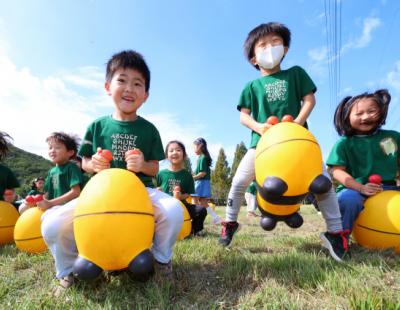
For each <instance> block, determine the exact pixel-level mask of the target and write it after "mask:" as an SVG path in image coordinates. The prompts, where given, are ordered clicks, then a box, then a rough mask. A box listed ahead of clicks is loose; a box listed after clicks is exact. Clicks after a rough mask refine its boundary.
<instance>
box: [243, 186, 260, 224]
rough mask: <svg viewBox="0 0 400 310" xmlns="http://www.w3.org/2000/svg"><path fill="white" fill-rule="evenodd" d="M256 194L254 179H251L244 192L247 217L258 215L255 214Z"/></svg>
mask: <svg viewBox="0 0 400 310" xmlns="http://www.w3.org/2000/svg"><path fill="white" fill-rule="evenodd" d="M256 194H257V186H256V181H253V182H251V183H250V185H249V186H248V187H247V189H246V192H245V193H244V199H245V200H246V205H247V217H248V218H251V217H257V216H258V215H257V214H256V210H257V200H256Z"/></svg>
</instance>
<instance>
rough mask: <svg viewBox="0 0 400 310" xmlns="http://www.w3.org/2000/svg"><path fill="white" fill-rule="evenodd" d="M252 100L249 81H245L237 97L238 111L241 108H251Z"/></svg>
mask: <svg viewBox="0 0 400 310" xmlns="http://www.w3.org/2000/svg"><path fill="white" fill-rule="evenodd" d="M252 102H253V95H252V91H251V82H249V83H247V84H246V86H245V87H244V89H243V90H242V93H241V94H240V97H239V103H238V105H237V109H238V111H240V110H241V109H242V108H245V109H249V110H251V103H252Z"/></svg>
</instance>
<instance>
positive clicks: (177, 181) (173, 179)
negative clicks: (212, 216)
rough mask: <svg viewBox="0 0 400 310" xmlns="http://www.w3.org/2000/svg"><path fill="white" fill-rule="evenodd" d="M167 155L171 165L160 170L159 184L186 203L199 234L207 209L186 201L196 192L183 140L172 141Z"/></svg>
mask: <svg viewBox="0 0 400 310" xmlns="http://www.w3.org/2000/svg"><path fill="white" fill-rule="evenodd" d="M165 156H166V158H167V159H168V160H169V162H170V163H171V165H170V167H169V169H164V170H161V171H160V172H158V174H157V176H156V182H157V186H158V187H160V189H161V190H162V191H163V192H164V193H167V194H169V195H171V196H174V197H175V198H176V199H178V200H180V201H181V202H182V203H183V204H184V205H185V207H186V209H187V210H188V212H189V214H190V217H191V218H192V233H193V235H199V233H200V232H201V231H202V230H203V228H204V226H203V223H204V220H205V218H206V216H207V211H206V209H205V208H204V207H201V206H196V205H193V204H190V203H188V202H187V201H186V198H188V197H189V196H190V194H193V193H194V181H193V177H192V175H191V174H190V172H189V171H188V170H186V169H185V168H184V160H185V159H186V158H187V154H186V149H185V146H184V145H183V143H182V142H179V141H176V140H174V141H170V142H168V144H167V147H166V148H165Z"/></svg>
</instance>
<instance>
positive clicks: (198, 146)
mask: <svg viewBox="0 0 400 310" xmlns="http://www.w3.org/2000/svg"><path fill="white" fill-rule="evenodd" d="M193 148H194V153H195V154H196V155H198V156H199V157H198V159H197V163H196V169H195V170H194V173H193V179H194V194H193V195H192V198H193V202H194V204H195V205H199V206H202V207H204V208H206V210H207V213H208V214H210V216H211V217H212V222H211V223H212V224H214V225H219V224H221V218H220V217H219V216H218V215H217V213H215V211H214V210H213V209H212V208H211V207H210V206H209V205H208V202H209V200H210V198H211V168H210V167H211V164H212V158H211V155H210V153H209V151H208V148H207V141H206V140H204V139H203V138H197V139H196V140H194V142H193Z"/></svg>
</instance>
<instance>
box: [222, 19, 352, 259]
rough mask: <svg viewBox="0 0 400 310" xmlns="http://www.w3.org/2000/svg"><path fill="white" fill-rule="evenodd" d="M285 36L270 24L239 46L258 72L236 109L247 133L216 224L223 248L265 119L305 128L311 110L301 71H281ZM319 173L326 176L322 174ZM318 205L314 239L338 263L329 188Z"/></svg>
mask: <svg viewBox="0 0 400 310" xmlns="http://www.w3.org/2000/svg"><path fill="white" fill-rule="evenodd" d="M290 37H291V35H290V30H289V29H288V28H287V27H286V26H285V25H283V24H281V23H275V22H271V23H267V24H261V25H259V26H258V27H256V28H254V29H253V30H252V31H250V33H249V34H248V36H247V39H246V41H245V44H244V51H245V55H246V57H247V60H248V61H249V62H250V63H251V64H252V65H253V66H254V67H255V68H256V69H257V70H259V71H260V73H261V77H260V78H258V79H256V80H254V81H251V82H249V83H247V85H246V86H245V88H244V89H243V91H242V93H241V96H240V99H239V103H238V105H237V109H238V110H239V111H240V122H241V123H242V124H243V125H244V126H246V127H248V128H249V129H251V144H250V148H249V150H248V151H247V153H246V154H245V156H244V157H243V158H242V160H241V162H240V164H239V166H238V168H237V170H236V174H235V176H234V178H233V180H232V185H231V189H230V191H229V194H228V204H227V208H226V220H225V221H224V222H223V223H222V226H223V227H222V231H221V237H220V240H219V242H220V244H221V245H222V246H229V245H230V243H231V241H232V238H233V236H234V234H235V232H236V231H237V230H238V229H239V223H238V222H237V217H238V213H239V210H240V205H241V202H242V199H243V195H244V192H245V191H246V188H247V187H248V186H249V185H250V183H251V182H252V181H253V180H254V179H255V167H254V163H255V149H256V146H257V143H258V141H259V140H260V137H261V135H262V134H263V133H264V132H265V131H266V130H268V129H269V128H270V127H271V126H272V125H271V124H268V122H267V119H268V117H269V116H276V117H278V118H279V119H282V117H283V116H284V115H286V114H288V115H291V116H292V117H293V118H294V122H295V123H297V124H299V125H302V126H304V127H307V123H306V120H307V118H308V116H309V115H310V113H311V111H312V109H313V108H314V105H315V96H314V93H315V92H316V90H317V89H316V86H315V84H314V82H313V81H312V80H311V78H310V77H309V76H308V74H307V73H306V72H305V71H304V69H302V68H301V67H299V66H294V67H291V68H289V69H287V70H281V62H282V60H283V58H284V56H285V55H286V53H287V52H288V50H289V45H290V39H291V38H290ZM324 168H325V167H324ZM324 174H325V175H326V176H327V177H329V175H328V174H327V173H326V171H324ZM318 200H319V201H318V202H319V205H320V208H321V211H322V215H323V217H324V220H325V222H326V224H327V232H326V233H323V234H321V236H320V237H321V239H323V241H324V246H325V247H327V248H328V249H329V253H330V254H331V256H332V257H333V258H334V259H335V260H337V261H339V262H340V261H342V258H343V257H344V255H345V253H346V251H347V240H346V238H345V235H344V232H343V229H342V222H341V217H340V211H339V206H338V202H337V198H336V195H335V192H334V191H333V189H332V190H330V191H329V192H328V193H326V194H323V195H319V197H318Z"/></svg>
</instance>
